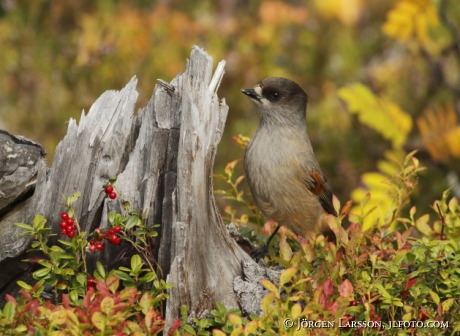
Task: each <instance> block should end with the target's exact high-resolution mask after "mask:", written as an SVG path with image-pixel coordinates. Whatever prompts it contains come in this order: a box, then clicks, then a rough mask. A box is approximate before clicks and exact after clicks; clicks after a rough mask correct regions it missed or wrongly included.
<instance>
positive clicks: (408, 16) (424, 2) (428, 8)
mask: <svg viewBox="0 0 460 336" xmlns="http://www.w3.org/2000/svg"><path fill="white" fill-rule="evenodd" d="M438 24H439V18H438V14H437V11H436V8H435V7H434V6H433V4H432V2H431V1H430V0H400V1H398V2H397V4H396V6H395V7H394V8H393V9H392V10H390V11H389V12H388V15H387V20H386V21H385V23H384V24H383V26H382V31H383V32H384V33H385V34H386V35H388V36H390V37H393V38H395V39H397V40H399V41H401V42H406V41H407V40H409V39H410V38H411V37H416V38H417V40H418V41H419V42H420V43H422V44H423V43H425V42H427V40H428V31H429V29H430V28H434V27H436V26H438Z"/></svg>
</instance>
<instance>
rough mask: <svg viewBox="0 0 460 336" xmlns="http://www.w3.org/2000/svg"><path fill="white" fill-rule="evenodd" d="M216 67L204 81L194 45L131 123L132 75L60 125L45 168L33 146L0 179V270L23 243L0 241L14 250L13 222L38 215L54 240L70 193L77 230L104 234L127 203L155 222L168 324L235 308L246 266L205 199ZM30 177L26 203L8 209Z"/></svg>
mask: <svg viewBox="0 0 460 336" xmlns="http://www.w3.org/2000/svg"><path fill="white" fill-rule="evenodd" d="M224 65H225V62H224V61H222V62H220V63H219V65H218V67H217V69H216V71H215V73H214V75H213V73H212V66H213V62H212V58H211V57H210V56H208V55H207V54H206V53H205V52H204V51H203V50H201V49H199V48H197V47H194V48H193V49H192V54H191V58H190V60H189V61H188V62H187V70H186V71H185V72H184V73H183V74H179V75H178V76H177V77H176V78H175V79H174V80H173V81H172V82H171V83H170V84H168V83H165V82H163V81H161V80H159V84H157V85H156V86H155V89H154V92H153V95H152V98H151V100H150V102H149V103H148V105H147V106H146V107H145V108H142V109H140V110H139V111H138V113H137V115H135V114H134V109H135V102H136V99H137V96H138V93H137V92H136V90H135V88H136V84H137V79H136V78H135V77H134V78H133V79H132V80H131V81H130V82H129V83H128V84H127V85H126V87H125V88H123V89H122V90H121V91H108V92H105V93H104V94H103V95H102V96H101V97H100V98H99V99H98V100H97V101H96V102H95V103H94V105H93V106H92V107H91V109H90V111H89V112H88V114H87V115H85V113H84V112H83V113H82V115H81V118H80V122H79V124H78V125H77V123H76V121H75V120H73V119H71V120H70V121H69V125H68V131H67V134H66V136H65V137H64V139H63V140H62V141H61V142H60V143H59V145H58V146H57V148H56V151H55V155H54V160H53V164H52V166H51V168H50V169H49V170H48V169H47V167H46V161H45V158H44V155H43V150H42V149H41V147H40V146H35V147H33V146H32V149H33V150H32V151H31V153H34V154H33V155H34V156H33V159H32V160H29V161H30V162H32V163H31V164H30V165H29V166H27V164H25V165H26V166H27V167H28V170H27V169H26V170H25V172H23V170H20V169H15V170H14V169H10V170H8V171H6V173H4V172H3V171H2V173H3V175H2V176H0V178H1V179H0V186H2V185H4V184H2V183H6V182H4V181H7V180H8V179H12V180H14V181H15V182H14V183H13V184H15V185H16V188H13V189H14V190H15V191H14V192H9V191H8V192H7V194H8V195H6V196H5V195H3V194H0V209H1V205H2V204H3V203H4V205H3V207H4V208H6V207H7V206H8V204H10V205H11V204H13V205H14V207H13V209H12V210H11V209H10V210H8V212H6V213H3V215H2V214H1V213H0V232H2V231H1V230H5V231H7V232H10V236H8V235H5V234H2V235H0V268H1V267H2V263H3V265H5V264H6V262H7V261H8V260H7V259H6V258H10V257H16V256H19V255H21V254H23V253H24V251H25V250H26V249H27V247H28V246H27V245H28V243H29V242H28V241H25V240H22V241H20V244H15V245H14V246H13V245H11V244H10V245H8V244H7V241H5V239H6V238H5V237H10V238H8V240H11V241H12V242H13V241H14V242H16V241H18V242H19V240H18V229H17V228H16V227H15V226H14V223H15V222H23V223H32V220H33V217H34V216H35V215H36V214H41V215H43V216H44V217H45V218H46V219H47V220H48V225H49V226H50V227H51V228H52V231H53V232H54V233H59V231H60V229H59V222H60V213H61V212H62V211H63V210H65V208H64V206H63V205H61V204H60V203H61V202H62V201H63V200H62V196H61V195H66V196H69V195H71V194H72V193H74V192H75V191H80V192H81V193H82V196H81V198H80V199H79V200H78V201H77V202H76V203H75V204H74V207H75V210H76V216H77V218H78V219H79V222H80V226H81V228H82V230H83V231H86V232H92V231H93V230H94V229H95V228H96V227H101V228H104V227H106V226H107V219H106V218H107V213H108V212H109V211H113V210H116V211H119V212H122V213H123V207H122V204H121V202H122V201H129V203H130V205H131V209H133V210H137V211H141V212H142V211H144V210H147V224H148V225H153V224H158V223H160V224H161V226H160V235H159V237H158V239H157V241H156V242H155V247H156V252H157V258H158V263H159V265H160V266H161V268H162V270H163V274H165V275H167V279H168V281H169V282H171V283H172V284H173V285H174V287H173V288H172V289H171V292H170V299H169V300H168V302H167V306H166V319H167V322H168V323H171V321H173V320H174V319H175V318H177V317H178V316H179V308H180V306H181V305H183V304H185V305H187V306H188V307H189V311H190V312H192V313H193V314H194V315H195V316H200V315H201V314H202V313H203V312H205V311H206V310H210V309H212V308H214V305H215V302H216V301H220V302H222V303H224V304H225V305H226V306H227V307H238V306H239V301H238V298H239V296H238V295H237V294H236V293H235V292H234V288H233V287H234V280H235V278H237V279H238V284H239V286H241V277H242V276H243V270H242V264H243V263H244V264H245V265H246V266H245V267H248V266H247V265H251V264H254V262H253V261H252V259H251V258H250V257H249V256H248V255H247V254H246V252H244V251H243V250H242V249H241V248H240V247H239V246H238V245H237V244H236V243H235V241H234V240H233V239H232V238H231V237H230V235H229V234H228V232H227V230H226V228H225V226H224V224H223V222H222V219H221V217H220V214H219V212H218V210H217V208H216V204H215V200H214V195H213V178H212V173H213V165H214V157H215V154H216V149H217V144H218V143H219V141H220V139H221V136H222V132H223V129H224V125H225V120H226V117H227V111H228V106H227V105H226V104H225V100H219V99H218V97H217V94H216V92H217V89H218V87H219V84H220V81H221V79H222V76H223V73H224ZM4 134H6V133H0V141H1V143H0V145H3V144H4V143H6V142H7V141H10V140H4V139H8V136H6V137H5V136H4ZM21 150H22V149H21ZM0 154H1V155H4V154H3V152H1V151H0ZM30 155H32V154H30ZM29 161H27V160H26V161H24V162H26V163H28V162H29ZM0 162H1V163H3V162H4V157H2V158H0ZM19 166H20V165H19ZM14 174H16V175H14ZM34 176H35V177H34ZM114 176H118V180H117V183H116V186H117V188H118V189H119V190H120V191H121V193H122V194H121V195H120V197H118V198H116V199H115V200H110V199H108V198H107V197H106V195H105V193H104V191H103V188H102V186H103V184H104V183H105V182H106V181H107V180H108V178H110V177H114ZM34 178H36V185H35V191H34V193H33V195H32V196H31V197H29V198H26V199H25V200H22V201H20V199H19V201H18V197H19V195H22V194H24V192H26V191H27V188H28V187H29V188H30V181H31V179H34ZM5 190H6V189H5ZM5 190H4V189H3V188H2V189H1V191H2V192H3V193H4V191H5ZM15 200H16V203H14V202H15ZM2 202H3V203H2ZM11 235H13V236H14V237H15V239H12V238H11ZM58 238H59V239H63V237H62V236H60V235H58ZM51 243H55V240H54V241H52V242H51ZM117 249H118V247H116V246H111V247H110V248H107V249H106V250H105V251H104V253H100V254H95V255H94V257H93V258H94V259H96V258H99V259H101V260H102V261H103V262H104V263H105V264H106V265H107V266H109V265H112V260H113V259H114V255H115V254H117V251H118V250H117ZM2 260H3V261H2ZM94 261H95V260H92V262H94ZM10 264H11V263H10ZM90 264H91V260H90ZM15 276H16V279H15V280H17V275H15ZM2 281H4V282H5V281H8V280H5V279H3V280H2ZM10 281H12V279H10ZM9 285H11V284H9ZM2 287H3V288H6V287H5V283H3V284H2V283H0V291H1V290H2ZM8 288H10V287H8ZM0 296H1V297H4V292H0Z"/></svg>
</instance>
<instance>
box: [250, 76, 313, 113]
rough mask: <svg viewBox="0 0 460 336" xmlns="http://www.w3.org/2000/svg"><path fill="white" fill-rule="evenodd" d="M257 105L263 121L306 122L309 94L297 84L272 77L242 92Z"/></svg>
mask: <svg viewBox="0 0 460 336" xmlns="http://www.w3.org/2000/svg"><path fill="white" fill-rule="evenodd" d="M241 92H243V93H244V94H245V95H247V96H248V97H249V98H251V100H252V101H253V102H254V103H255V104H256V105H257V107H258V110H259V113H260V115H261V117H262V119H265V118H267V117H268V118H270V119H272V118H273V117H274V118H275V119H276V120H281V121H282V120H284V119H287V120H295V121H297V120H298V118H299V117H300V119H303V120H305V112H306V109H307V94H306V93H305V91H304V90H302V88H301V87H300V86H299V85H298V84H297V83H295V82H293V81H291V80H289V79H286V78H281V77H270V78H267V79H264V80H263V81H262V82H260V83H259V84H257V85H256V86H254V87H253V88H252V89H243V90H241Z"/></svg>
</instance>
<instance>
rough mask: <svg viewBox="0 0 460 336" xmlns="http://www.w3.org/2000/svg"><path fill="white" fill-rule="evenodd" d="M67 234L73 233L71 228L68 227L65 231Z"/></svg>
mask: <svg viewBox="0 0 460 336" xmlns="http://www.w3.org/2000/svg"><path fill="white" fill-rule="evenodd" d="M65 230H66V231H67V233H70V232H73V227H71V226H68V227H67V228H66V229H65Z"/></svg>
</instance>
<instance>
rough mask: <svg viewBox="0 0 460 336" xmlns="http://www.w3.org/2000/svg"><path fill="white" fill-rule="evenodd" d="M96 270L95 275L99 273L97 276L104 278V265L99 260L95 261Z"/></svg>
mask: <svg viewBox="0 0 460 336" xmlns="http://www.w3.org/2000/svg"><path fill="white" fill-rule="evenodd" d="M96 272H97V275H99V278H102V279H105V277H106V276H107V275H106V273H105V269H104V266H103V265H102V263H101V262H100V261H98V262H96ZM96 277H97V276H96Z"/></svg>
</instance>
